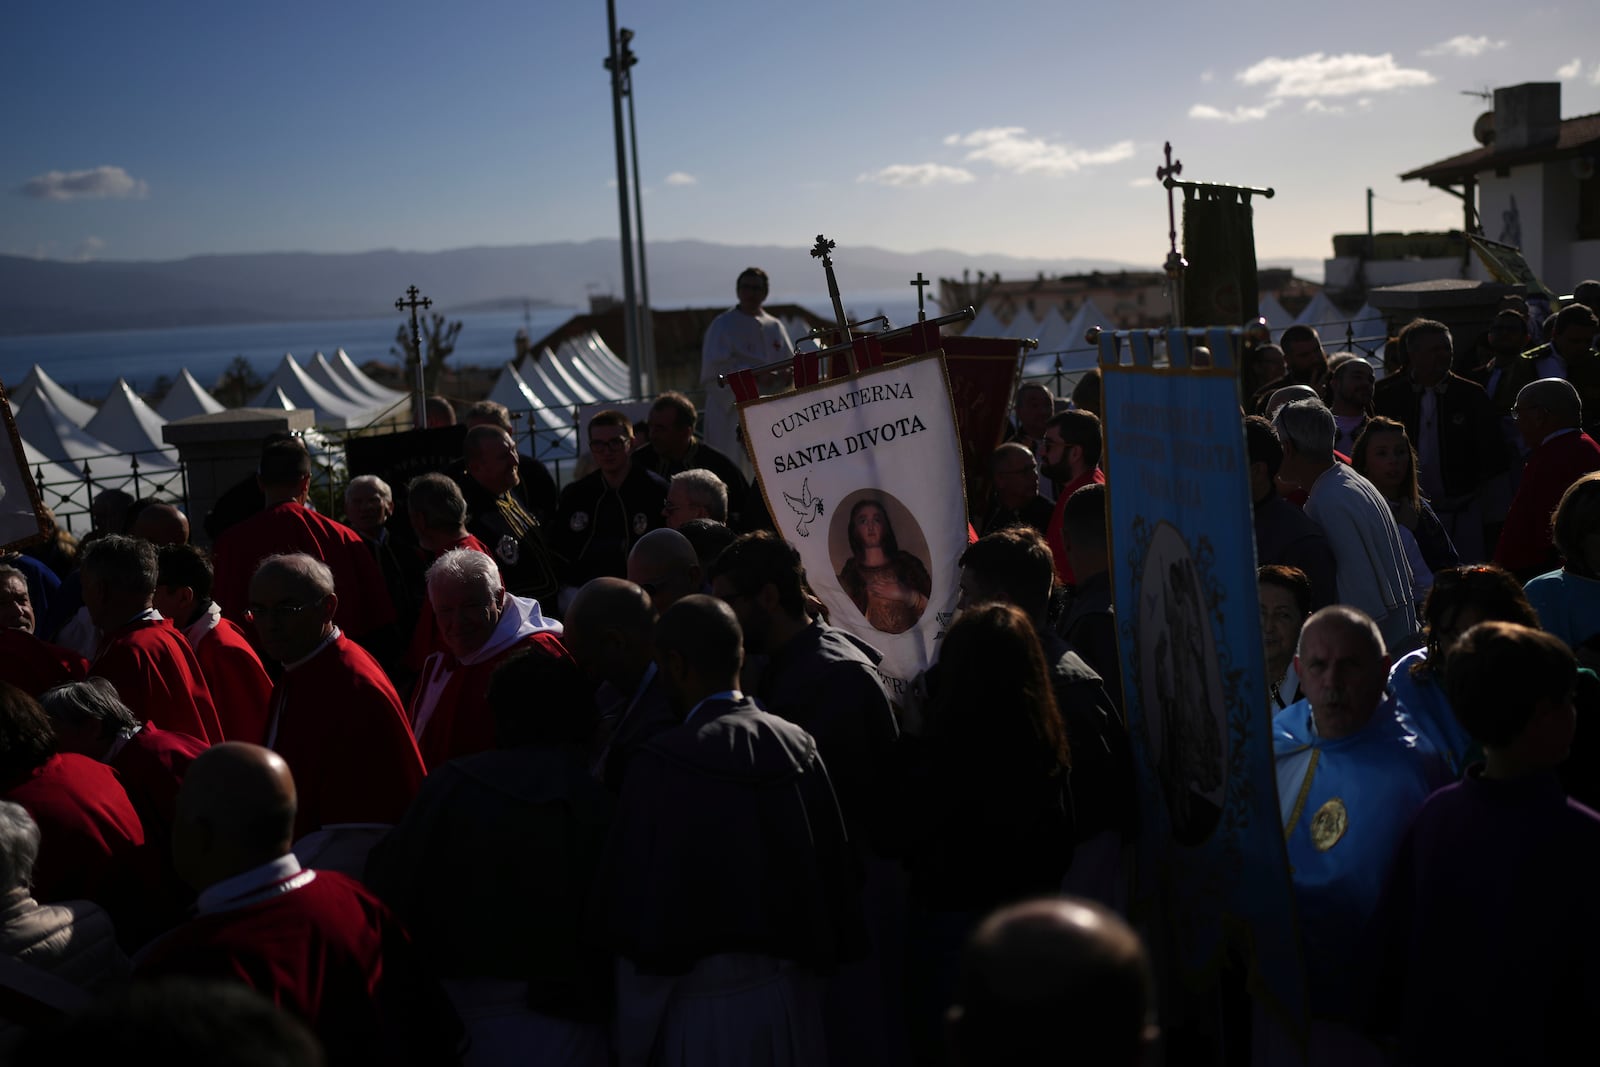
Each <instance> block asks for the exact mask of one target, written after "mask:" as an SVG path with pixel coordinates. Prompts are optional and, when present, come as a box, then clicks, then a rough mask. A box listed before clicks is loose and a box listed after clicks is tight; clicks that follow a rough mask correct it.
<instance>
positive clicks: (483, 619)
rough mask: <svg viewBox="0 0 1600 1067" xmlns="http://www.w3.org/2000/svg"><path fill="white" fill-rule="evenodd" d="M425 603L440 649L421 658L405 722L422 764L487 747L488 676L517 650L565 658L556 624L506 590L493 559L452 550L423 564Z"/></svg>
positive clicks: (491, 739)
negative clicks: (434, 623) (408, 720)
mask: <svg viewBox="0 0 1600 1067" xmlns="http://www.w3.org/2000/svg"><path fill="white" fill-rule="evenodd" d="M428 602H429V604H431V605H432V607H433V614H434V618H435V619H436V621H437V624H438V627H439V636H440V638H441V640H442V641H443V643H444V646H445V650H444V651H442V652H435V653H434V654H433V655H431V656H429V657H428V659H427V662H426V663H424V664H423V668H422V678H421V680H420V681H419V682H418V683H417V689H416V693H415V695H414V696H413V697H412V701H411V709H410V712H411V726H412V729H413V730H414V731H415V733H416V737H417V743H418V745H419V747H420V748H421V750H422V758H423V761H424V762H425V763H426V764H427V766H428V768H429V769H430V770H432V769H433V768H435V767H437V766H439V765H440V764H441V763H444V762H446V761H447V760H452V759H455V758H456V757H457V756H469V755H472V754H473V753H476V752H483V751H485V750H487V749H491V748H493V747H495V731H494V717H493V715H492V714H491V712H490V709H489V704H488V699H487V698H488V692H489V678H490V676H491V675H493V674H494V671H495V668H496V667H498V666H500V664H501V663H503V662H505V661H506V660H507V659H508V658H510V657H511V656H513V655H515V654H516V653H518V652H523V651H529V650H532V651H536V652H538V653H540V654H543V655H547V656H554V657H557V658H570V657H569V656H568V654H567V650H566V649H565V648H564V647H563V646H562V644H561V624H560V623H559V622H556V621H555V620H553V619H548V618H546V617H545V616H544V614H543V612H542V611H541V610H540V608H539V602H538V601H537V600H534V599H532V598H531V597H520V596H514V595H512V594H511V593H508V592H507V591H506V588H505V583H504V581H502V579H501V577H500V569H499V568H498V567H497V566H496V565H495V561H494V559H493V558H491V557H489V556H486V555H484V554H483V553H482V552H475V551H473V550H471V549H453V550H451V551H449V552H446V553H445V554H444V555H442V556H440V557H439V558H438V559H437V560H435V561H434V563H433V566H431V567H429V568H428Z"/></svg>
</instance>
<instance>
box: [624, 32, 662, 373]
mask: <svg viewBox="0 0 1600 1067" xmlns="http://www.w3.org/2000/svg"><path fill="white" fill-rule="evenodd" d="M632 41H633V31H632V30H630V29H628V28H627V27H623V30H622V77H623V82H622V93H623V95H624V96H626V97H627V98H628V150H629V153H630V154H631V155H632V157H633V215H634V221H635V222H636V223H637V224H638V227H639V307H638V326H637V327H636V330H637V331H638V334H637V335H638V338H639V352H640V356H641V359H640V362H641V364H642V366H643V370H644V384H645V388H646V389H648V390H649V391H650V392H652V393H654V392H655V388H656V330H655V316H654V315H653V314H652V312H651V311H650V269H649V267H647V266H646V265H645V255H644V200H643V196H644V185H643V183H642V182H640V181H639V131H638V127H637V126H635V125H634V121H633V65H634V64H635V63H637V62H638V61H639V57H638V56H636V55H634V54H633V49H632V48H631V47H629V45H630V44H631V43H632Z"/></svg>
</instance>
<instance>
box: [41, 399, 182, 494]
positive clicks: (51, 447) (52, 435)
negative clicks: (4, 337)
mask: <svg viewBox="0 0 1600 1067" xmlns="http://www.w3.org/2000/svg"><path fill="white" fill-rule="evenodd" d="M13 414H14V415H15V417H16V422H17V435H18V436H19V437H21V438H22V440H23V444H24V446H25V448H26V449H27V450H28V455H29V460H30V462H32V461H33V458H34V457H35V456H37V457H38V458H39V459H41V460H47V461H49V462H51V463H56V464H59V465H60V466H62V467H64V468H66V469H67V470H68V471H69V472H71V474H72V476H73V477H82V476H83V472H84V466H85V464H87V465H88V467H89V471H90V473H91V474H92V475H94V476H96V477H99V478H120V477H124V476H126V475H128V474H131V473H132V471H133V464H132V462H131V460H130V459H129V457H127V456H124V455H121V454H119V452H118V450H117V449H116V448H114V447H112V446H111V445H108V444H106V443H105V442H104V441H102V440H100V439H99V438H98V437H95V436H94V435H93V434H91V433H89V431H88V430H85V429H84V428H83V427H81V426H78V425H77V424H76V423H74V422H73V421H72V420H71V419H69V418H67V417H66V415H64V414H62V412H61V410H60V409H59V408H57V407H56V406H55V403H54V401H52V400H51V399H50V396H49V394H48V393H45V392H42V391H41V392H36V393H34V395H33V396H31V397H29V398H28V400H27V402H26V403H24V404H23V405H22V406H21V407H19V408H16V409H14V411H13ZM139 466H140V467H141V468H150V467H154V468H158V469H164V470H170V469H171V468H172V467H173V466H174V464H173V463H172V461H171V460H170V459H166V458H165V457H163V456H159V455H151V456H149V457H148V458H146V457H140V460H139Z"/></svg>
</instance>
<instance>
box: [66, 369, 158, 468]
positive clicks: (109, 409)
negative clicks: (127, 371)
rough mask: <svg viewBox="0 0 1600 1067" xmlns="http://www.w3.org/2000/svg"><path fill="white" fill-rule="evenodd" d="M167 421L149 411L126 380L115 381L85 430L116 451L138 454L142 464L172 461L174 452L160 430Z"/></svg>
mask: <svg viewBox="0 0 1600 1067" xmlns="http://www.w3.org/2000/svg"><path fill="white" fill-rule="evenodd" d="M166 421H167V420H166V419H163V418H162V417H161V416H160V415H157V414H156V413H155V412H154V411H153V410H151V408H150V405H149V404H146V403H145V402H144V401H143V400H142V399H140V398H139V395H138V394H137V393H135V392H134V391H133V389H132V388H131V387H129V385H128V383H127V382H126V381H125V380H123V379H122V378H118V379H117V381H116V384H115V385H113V386H112V387H111V392H110V393H109V394H107V396H106V398H105V400H104V401H103V402H102V403H101V405H100V410H99V411H98V412H97V413H96V414H95V417H94V418H92V419H90V420H89V425H87V426H85V427H84V431H85V432H87V433H89V434H92V435H93V436H95V437H98V438H99V439H100V440H102V441H104V442H105V443H106V444H108V445H110V446H112V447H113V448H115V449H117V450H118V451H121V452H138V453H141V455H140V457H139V462H140V463H141V464H142V463H145V462H146V461H147V460H149V459H164V460H166V461H167V462H173V461H175V460H176V459H177V453H176V451H175V450H173V449H171V448H170V447H168V445H167V443H166V442H165V441H163V440H162V438H161V427H162V426H163V425H165V424H166ZM142 453H154V455H151V456H146V455H143V454H142Z"/></svg>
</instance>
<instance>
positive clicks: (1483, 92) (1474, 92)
mask: <svg viewBox="0 0 1600 1067" xmlns="http://www.w3.org/2000/svg"><path fill="white" fill-rule="evenodd" d="M1456 92H1457V93H1458V94H1459V95H1461V96H1475V97H1477V98H1478V99H1479V100H1482V101H1483V102H1484V103H1486V104H1488V103H1492V102H1493V100H1494V90H1493V89H1491V88H1489V86H1487V85H1485V86H1484V87H1483V88H1482V89H1458V90H1456Z"/></svg>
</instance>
